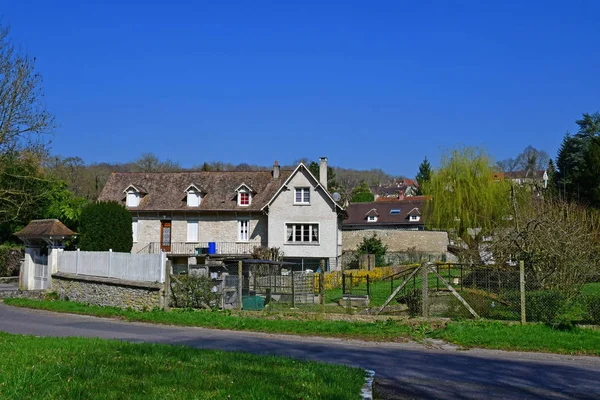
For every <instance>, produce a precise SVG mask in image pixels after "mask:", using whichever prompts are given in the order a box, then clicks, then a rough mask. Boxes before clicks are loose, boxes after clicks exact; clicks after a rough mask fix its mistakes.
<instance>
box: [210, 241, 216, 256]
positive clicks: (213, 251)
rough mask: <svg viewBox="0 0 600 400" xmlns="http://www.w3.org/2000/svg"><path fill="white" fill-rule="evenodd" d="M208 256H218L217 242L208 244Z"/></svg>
mask: <svg viewBox="0 0 600 400" xmlns="http://www.w3.org/2000/svg"><path fill="white" fill-rule="evenodd" d="M208 254H217V243H216V242H208Z"/></svg>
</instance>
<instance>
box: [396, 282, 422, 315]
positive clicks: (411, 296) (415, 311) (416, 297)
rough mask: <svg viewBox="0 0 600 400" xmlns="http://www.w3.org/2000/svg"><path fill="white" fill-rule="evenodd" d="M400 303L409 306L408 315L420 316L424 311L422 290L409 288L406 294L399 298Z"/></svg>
mask: <svg viewBox="0 0 600 400" xmlns="http://www.w3.org/2000/svg"><path fill="white" fill-rule="evenodd" d="M398 303H403V304H406V305H407V306H408V315H410V316H411V317H418V316H420V315H421V312H422V311H423V310H422V308H423V296H422V293H421V290H419V289H412V290H409V291H408V292H406V294H405V295H403V296H400V297H399V298H398Z"/></svg>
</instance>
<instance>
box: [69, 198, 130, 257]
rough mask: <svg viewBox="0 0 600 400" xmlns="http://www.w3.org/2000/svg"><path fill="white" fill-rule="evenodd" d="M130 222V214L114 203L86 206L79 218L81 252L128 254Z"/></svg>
mask: <svg viewBox="0 0 600 400" xmlns="http://www.w3.org/2000/svg"><path fill="white" fill-rule="evenodd" d="M131 221H132V219H131V213H130V212H129V211H128V210H127V209H126V208H125V207H123V206H122V205H121V204H119V203H117V202H115V201H113V202H98V203H92V204H88V205H87V206H85V207H84V208H83V210H82V211H81V216H80V223H79V245H80V247H81V250H86V251H108V250H109V249H112V250H113V251H118V252H124V253H128V252H130V251H131V247H132V246H133V234H132V226H131Z"/></svg>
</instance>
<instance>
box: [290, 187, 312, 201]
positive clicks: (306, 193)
mask: <svg viewBox="0 0 600 400" xmlns="http://www.w3.org/2000/svg"><path fill="white" fill-rule="evenodd" d="M298 193H300V201H298ZM294 204H300V205H308V204H310V187H309V186H302V187H297V188H294Z"/></svg>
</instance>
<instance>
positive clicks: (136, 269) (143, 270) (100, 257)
mask: <svg viewBox="0 0 600 400" xmlns="http://www.w3.org/2000/svg"><path fill="white" fill-rule="evenodd" d="M166 261H167V257H166V255H165V254H164V253H160V254H129V253H115V252H112V251H79V250H77V251H65V252H62V253H61V254H60V255H59V257H58V272H64V273H69V274H77V275H90V276H100V277H105V278H117V279H126V280H130V281H139V282H161V283H162V282H164V281H165V265H166Z"/></svg>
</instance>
